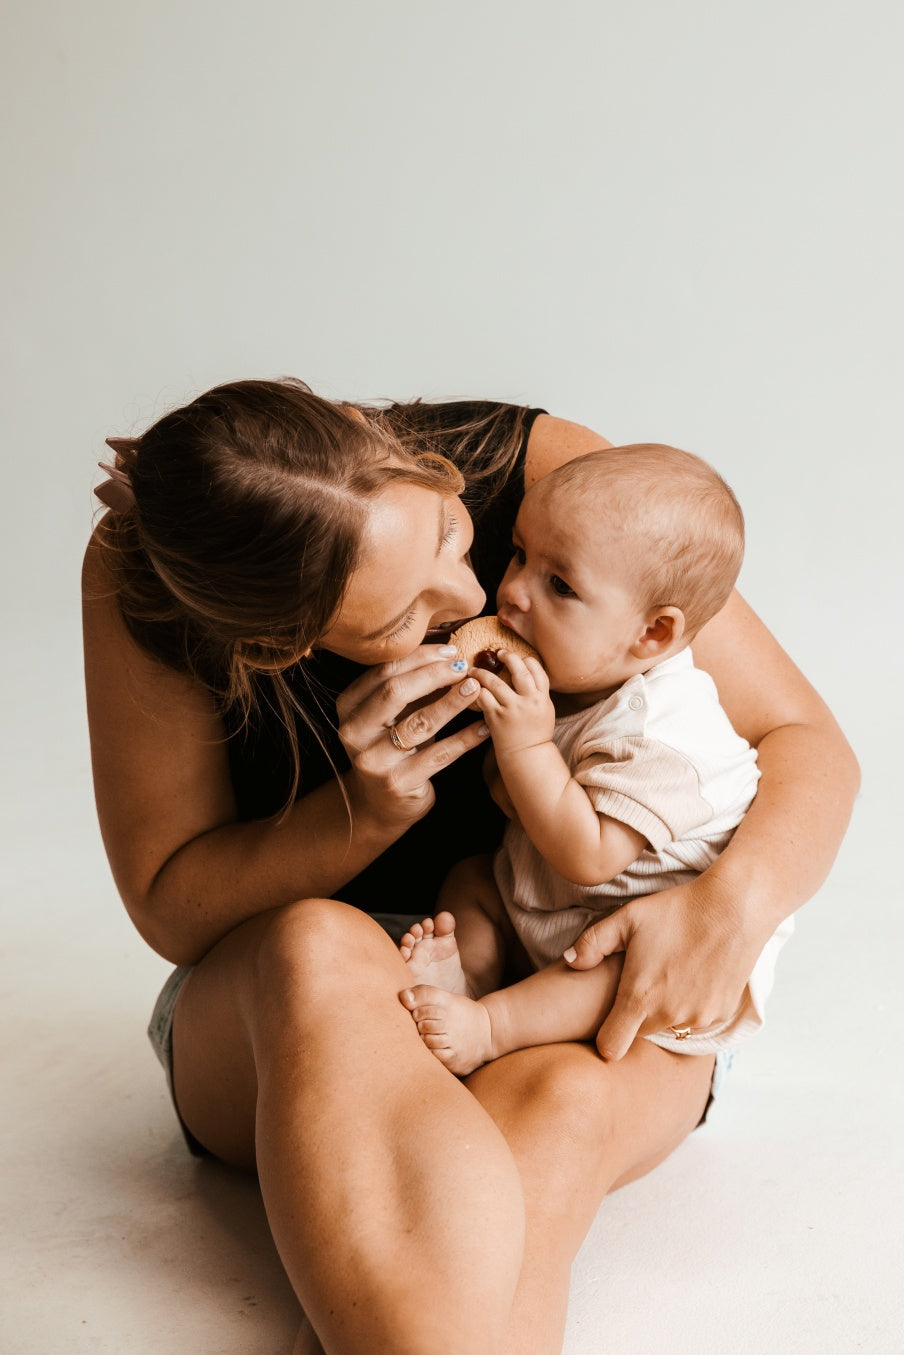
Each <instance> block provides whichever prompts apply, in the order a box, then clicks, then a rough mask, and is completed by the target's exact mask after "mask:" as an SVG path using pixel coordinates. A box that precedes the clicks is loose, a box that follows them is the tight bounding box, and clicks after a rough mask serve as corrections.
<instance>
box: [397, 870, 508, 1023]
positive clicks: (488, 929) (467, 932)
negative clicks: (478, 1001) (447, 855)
mask: <svg viewBox="0 0 904 1355" xmlns="http://www.w3.org/2000/svg"><path fill="white" fill-rule="evenodd" d="M437 910H438V911H437V914H436V917H435V918H425V919H424V921H423V922H422V923H416V924H415V925H414V926H413V927H412V928H411V930H410V931H408V932H406V933H405V935H404V936H403V937H402V940H401V943H400V945H399V950H400V952H401V955H402V959H403V960H405V962H406V963H407V965H408V968H409V970H410V972H411V979H412V982H414V983H426V984H431V985H432V986H434V987H436V988H442V989H443V990H444V991H445V992H449V993H466V994H468V995H469V996H470V997H481V996H482V995H483V994H484V993H489V992H491V991H492V990H493V989H494V988H498V986H499V984H500V982H501V980H502V970H503V965H504V963H505V958H506V953H507V947H508V943H509V941H510V940H513V939H514V933H513V932H512V929H511V924H510V923H509V921H508V918H507V917H506V915H505V910H504V908H503V906H502V900H501V899H500V897H499V891H498V890H497V888H496V882H495V880H494V878H493V868H492V859H491V858H490V857H488V856H475V857H472V858H470V859H469V860H467V861H461V862H459V864H458V865H457V866H455V867H453V869H452V870H451V871H450V872H449V874H448V875H447V877H446V879H445V881H444V883H443V887H442V889H441V890H440V893H439V898H438V899H437Z"/></svg>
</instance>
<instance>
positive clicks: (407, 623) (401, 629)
mask: <svg viewBox="0 0 904 1355" xmlns="http://www.w3.org/2000/svg"><path fill="white" fill-rule="evenodd" d="M414 616H415V614H414V612H409V613H408V615H407V616H406V617H405V620H404V621H403V622H402V624H401V625H400V626H396V628H395V630H393V631H390V632H389V634H388V635H384V636H383V643H384V644H389V643H390V642H391V641H392V640H397V639H398V638H399V636H400V635H404V634H405V632H406V630H410V629H411V623H412V621H413V620H414Z"/></svg>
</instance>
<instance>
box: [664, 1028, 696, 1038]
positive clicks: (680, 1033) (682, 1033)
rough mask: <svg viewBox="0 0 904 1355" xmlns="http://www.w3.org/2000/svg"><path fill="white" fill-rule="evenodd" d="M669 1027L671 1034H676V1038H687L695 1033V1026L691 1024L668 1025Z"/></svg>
mask: <svg viewBox="0 0 904 1355" xmlns="http://www.w3.org/2000/svg"><path fill="white" fill-rule="evenodd" d="M667 1029H668V1032H669V1034H670V1035H674V1037H675V1039H676V1040H686V1039H687V1037H688V1036H689V1035H692V1034H693V1033H694V1032H693V1027H691V1026H668V1027H667Z"/></svg>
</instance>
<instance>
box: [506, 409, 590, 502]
mask: <svg viewBox="0 0 904 1355" xmlns="http://www.w3.org/2000/svg"><path fill="white" fill-rule="evenodd" d="M611 446H612V443H611V442H610V441H609V439H608V438H604V437H603V436H602V434H601V433H595V432H594V431H593V429H592V428H587V427H586V426H585V425H584V424H581V423H572V422H571V420H569V419H560V418H557V417H556V416H555V415H553V414H538V415H537V417H536V419H535V420H534V423H533V427H532V428H531V430H530V437H529V438H528V440H527V459H526V462H525V466H524V483H525V487H526V488H529V487H530V486H531V485H532V484H533V483H534V482H535V481H536V480H542V478H543V476H544V475H548V474H549V472H550V471H553V470H555V469H556V467H557V466H562V465H564V464H565V462H566V461H573V460H574V458H575V457H577V456H585V455H586V454H587V453H588V452H599V451H602V450H603V448H604V447H611Z"/></svg>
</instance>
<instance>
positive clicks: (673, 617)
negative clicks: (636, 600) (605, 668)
mask: <svg viewBox="0 0 904 1355" xmlns="http://www.w3.org/2000/svg"><path fill="white" fill-rule="evenodd" d="M684 630H685V625H684V612H682V610H681V608H680V607H655V608H653V609H652V610H651V611H649V612H647V614H646V616H645V617H644V629H643V631H642V632H641V634H640V635H639V637H638V638H637V640H635V642H634V644H633V645H632V646H631V653H632V654H633V655H634V657H635V659H659V658H661V657H662V656H663V654H665V653H666V651H667V650H669V649H675V648H676V647H677V646H678V645H679V644H680V642H681V640H682V639H683V638H684Z"/></svg>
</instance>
